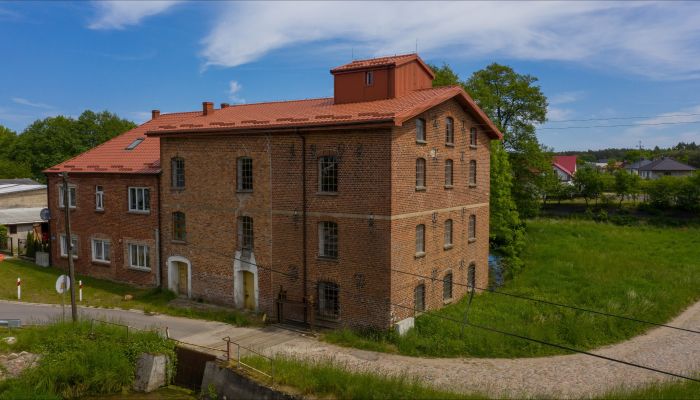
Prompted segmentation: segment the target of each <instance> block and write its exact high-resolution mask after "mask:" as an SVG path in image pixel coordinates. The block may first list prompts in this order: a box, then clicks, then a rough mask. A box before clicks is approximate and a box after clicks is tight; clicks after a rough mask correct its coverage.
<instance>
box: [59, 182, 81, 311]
mask: <svg viewBox="0 0 700 400" xmlns="http://www.w3.org/2000/svg"><path fill="white" fill-rule="evenodd" d="M61 177H62V178H63V209H64V210H65V213H66V250H67V251H66V253H68V277H69V279H70V309H71V315H72V317H73V322H78V306H77V305H76V303H75V265H73V237H72V236H71V232H70V193H69V192H68V173H67V172H63V173H62V174H61ZM76 194H77V193H76Z"/></svg>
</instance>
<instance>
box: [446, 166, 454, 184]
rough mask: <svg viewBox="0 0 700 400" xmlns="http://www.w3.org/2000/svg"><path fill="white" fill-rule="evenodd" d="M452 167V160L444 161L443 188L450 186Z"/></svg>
mask: <svg viewBox="0 0 700 400" xmlns="http://www.w3.org/2000/svg"><path fill="white" fill-rule="evenodd" d="M453 165H454V163H453V162H452V160H445V186H452V170H453Z"/></svg>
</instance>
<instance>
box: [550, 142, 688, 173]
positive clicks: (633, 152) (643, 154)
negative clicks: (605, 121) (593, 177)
mask: <svg viewBox="0 0 700 400" xmlns="http://www.w3.org/2000/svg"><path fill="white" fill-rule="evenodd" d="M555 154H559V155H567V156H568V155H577V156H578V157H579V159H580V160H581V161H584V162H585V161H588V162H595V161H598V160H612V161H630V162H635V161H639V160H641V159H647V160H652V159H657V158H662V157H671V158H673V159H674V160H676V161H680V162H682V163H685V164H688V165H691V166H693V167H695V168H700V145H698V144H696V143H695V142H690V143H685V142H679V143H678V144H677V145H675V146H673V147H669V148H660V147H658V146H656V147H654V148H653V149H632V148H628V149H627V148H609V149H600V150H586V151H562V152H558V153H555Z"/></svg>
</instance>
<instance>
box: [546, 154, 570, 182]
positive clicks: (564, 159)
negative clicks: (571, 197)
mask: <svg viewBox="0 0 700 400" xmlns="http://www.w3.org/2000/svg"><path fill="white" fill-rule="evenodd" d="M552 166H553V167H554V172H556V173H557V176H559V180H560V181H562V182H570V181H571V180H572V179H573V178H574V174H575V173H576V156H554V158H553V159H552Z"/></svg>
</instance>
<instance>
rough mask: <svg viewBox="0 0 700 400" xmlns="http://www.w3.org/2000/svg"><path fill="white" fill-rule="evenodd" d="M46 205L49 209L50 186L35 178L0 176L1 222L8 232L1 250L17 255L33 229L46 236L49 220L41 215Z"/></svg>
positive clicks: (38, 236) (40, 236) (34, 231)
mask: <svg viewBox="0 0 700 400" xmlns="http://www.w3.org/2000/svg"><path fill="white" fill-rule="evenodd" d="M43 208H46V185H42V184H40V183H38V182H35V181H33V180H31V179H0V225H4V226H5V227H6V228H7V233H8V238H7V240H6V241H2V243H0V250H3V251H7V252H12V253H14V254H17V253H18V251H19V250H21V248H22V247H23V246H24V241H25V240H26V239H27V233H29V232H33V233H34V236H35V237H36V238H39V239H45V238H46V236H47V233H48V225H47V224H46V222H47V221H45V220H43V219H42V218H41V217H40V216H39V214H40V213H41V210H42V209H43Z"/></svg>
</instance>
